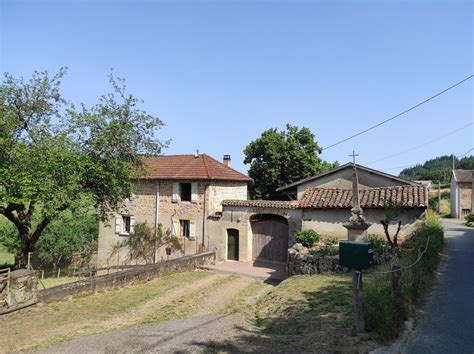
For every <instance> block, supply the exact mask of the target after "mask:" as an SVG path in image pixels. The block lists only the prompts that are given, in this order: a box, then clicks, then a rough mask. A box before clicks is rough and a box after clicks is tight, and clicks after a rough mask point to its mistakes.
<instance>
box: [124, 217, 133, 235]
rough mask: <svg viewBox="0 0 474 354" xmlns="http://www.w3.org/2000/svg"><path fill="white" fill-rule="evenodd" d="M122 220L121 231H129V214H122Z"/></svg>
mask: <svg viewBox="0 0 474 354" xmlns="http://www.w3.org/2000/svg"><path fill="white" fill-rule="evenodd" d="M122 220H123V231H124V232H126V233H130V230H131V219H130V216H122Z"/></svg>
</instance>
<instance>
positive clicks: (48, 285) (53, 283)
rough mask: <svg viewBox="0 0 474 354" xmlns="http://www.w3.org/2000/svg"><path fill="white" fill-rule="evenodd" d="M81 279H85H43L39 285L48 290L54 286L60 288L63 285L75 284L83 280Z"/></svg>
mask: <svg viewBox="0 0 474 354" xmlns="http://www.w3.org/2000/svg"><path fill="white" fill-rule="evenodd" d="M81 279H84V278H79V277H67V276H66V277H59V278H57V277H52V278H44V279H41V278H40V280H41V283H40V284H39V288H40V289H42V288H43V287H42V286H41V284H43V285H44V287H45V288H46V289H47V288H52V287H54V286H59V285H63V284H68V283H72V282H75V281H78V280H81Z"/></svg>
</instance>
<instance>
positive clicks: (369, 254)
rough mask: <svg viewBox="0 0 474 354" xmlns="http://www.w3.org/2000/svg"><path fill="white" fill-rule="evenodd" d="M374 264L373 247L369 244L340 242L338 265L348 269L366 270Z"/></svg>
mask: <svg viewBox="0 0 474 354" xmlns="http://www.w3.org/2000/svg"><path fill="white" fill-rule="evenodd" d="M373 263H374V246H373V244H372V243H370V242H356V241H340V242H339V265H341V266H343V267H346V268H350V269H366V268H369V267H371V266H372V265H373Z"/></svg>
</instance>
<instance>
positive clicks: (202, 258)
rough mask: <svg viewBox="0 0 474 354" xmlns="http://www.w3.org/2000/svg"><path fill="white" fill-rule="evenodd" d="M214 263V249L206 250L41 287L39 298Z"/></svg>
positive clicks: (141, 280)
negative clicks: (205, 251)
mask: <svg viewBox="0 0 474 354" xmlns="http://www.w3.org/2000/svg"><path fill="white" fill-rule="evenodd" d="M214 263H215V253H214V252H207V253H202V254H199V255H193V256H188V257H183V258H177V259H172V260H169V261H164V262H160V263H156V264H149V265H143V266H136V267H133V268H131V269H127V270H124V271H121V272H117V273H112V274H108V275H101V276H97V277H95V278H90V279H85V280H80V281H77V282H74V283H69V284H64V285H59V286H55V287H53V288H49V289H44V290H41V291H40V299H41V301H42V302H45V303H49V302H52V301H57V300H61V299H64V298H68V297H70V296H76V295H79V294H81V295H84V294H93V293H96V292H99V291H103V290H108V289H114V288H118V287H121V286H124V285H130V284H138V283H145V282H148V281H150V280H152V279H154V278H157V277H161V276H164V275H168V274H172V273H178V272H185V271H189V270H193V269H196V268H197V267H199V266H202V265H209V264H214Z"/></svg>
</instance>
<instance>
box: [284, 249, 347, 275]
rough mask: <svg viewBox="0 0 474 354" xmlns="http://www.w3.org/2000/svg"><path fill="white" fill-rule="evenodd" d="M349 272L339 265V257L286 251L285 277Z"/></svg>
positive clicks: (295, 250)
mask: <svg viewBox="0 0 474 354" xmlns="http://www.w3.org/2000/svg"><path fill="white" fill-rule="evenodd" d="M348 271H349V270H348V269H347V268H344V267H341V266H340V265H339V256H338V255H336V256H323V255H311V254H302V253H300V252H299V251H298V250H297V249H295V248H290V249H289V250H288V263H287V264H286V273H287V274H286V275H287V276H289V277H291V276H292V275H299V274H325V273H346V272H348Z"/></svg>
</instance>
